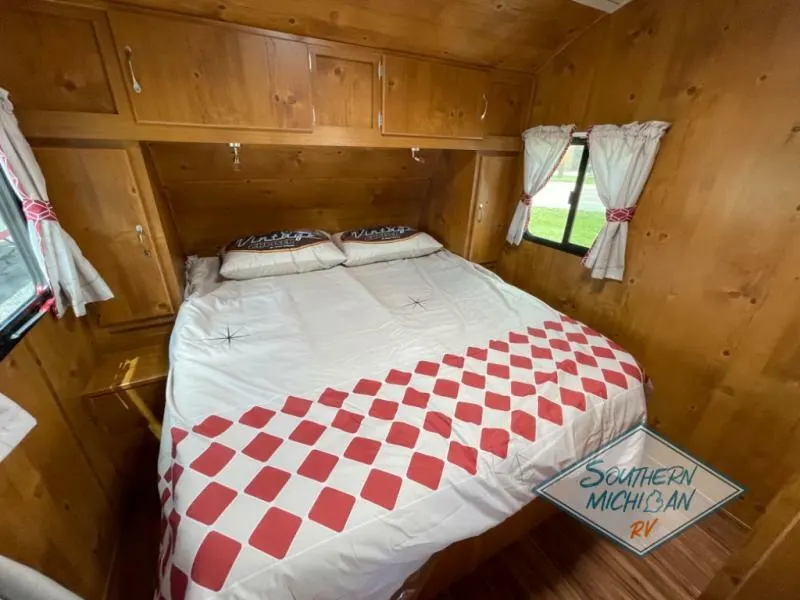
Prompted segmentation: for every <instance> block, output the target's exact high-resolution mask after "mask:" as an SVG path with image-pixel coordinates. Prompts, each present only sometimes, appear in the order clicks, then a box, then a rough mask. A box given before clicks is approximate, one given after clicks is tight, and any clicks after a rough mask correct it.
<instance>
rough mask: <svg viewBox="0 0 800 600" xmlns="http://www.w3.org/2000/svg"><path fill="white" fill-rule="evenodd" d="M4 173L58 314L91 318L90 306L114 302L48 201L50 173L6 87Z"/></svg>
mask: <svg viewBox="0 0 800 600" xmlns="http://www.w3.org/2000/svg"><path fill="white" fill-rule="evenodd" d="M0 169H2V171H3V173H4V174H5V176H6V179H7V180H8V182H9V183H10V184H11V188H12V189H13V190H14V192H15V194H16V196H17V198H18V199H19V202H20V204H21V206H22V211H23V214H24V215H25V219H26V220H27V222H28V234H29V236H30V240H31V244H32V246H33V249H34V251H35V252H36V255H37V258H38V260H39V265H40V266H41V268H42V271H43V272H44V274H45V276H46V278H47V282H48V284H49V286H50V289H51V290H52V293H53V302H54V308H55V312H56V315H57V316H59V317H61V316H63V314H64V313H65V312H66V310H67V308H72V310H73V311H74V313H75V314H76V315H77V316H79V317H80V316H83V315H85V314H86V304H88V303H90V302H99V301H102V300H109V299H110V298H113V297H114V295H113V294H112V293H111V290H110V289H109V288H108V286H107V285H106V282H105V281H103V278H102V277H100V275H99V274H98V273H97V271H96V270H95V268H94V267H93V266H92V265H91V264H90V263H89V261H88V260H86V258H85V257H84V256H83V254H82V253H81V251H80V249H79V248H78V245H77V244H76V243H75V240H73V239H72V237H70V235H69V234H68V233H67V232H66V231H64V230H63V229H62V228H61V225H60V224H59V222H58V219H57V218H56V215H55V212H53V207H52V206H51V204H50V201H49V200H48V198H47V187H46V185H45V181H44V175H42V171H41V169H40V168H39V164H38V163H37V162H36V158H35V157H34V155H33V151H32V150H31V147H30V145H28V141H27V140H26V139H25V137H24V136H23V135H22V132H21V131H20V129H19V124H18V123H17V119H16V117H15V116H14V106H13V105H12V104H11V101H10V100H9V98H8V92H7V91H6V90H4V89H2V88H0Z"/></svg>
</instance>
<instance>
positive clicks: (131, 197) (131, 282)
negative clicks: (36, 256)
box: [34, 148, 173, 326]
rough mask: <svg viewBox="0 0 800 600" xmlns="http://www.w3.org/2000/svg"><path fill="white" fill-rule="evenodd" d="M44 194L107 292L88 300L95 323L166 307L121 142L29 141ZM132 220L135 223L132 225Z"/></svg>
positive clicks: (161, 312) (153, 313)
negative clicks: (40, 144) (60, 144)
mask: <svg viewBox="0 0 800 600" xmlns="http://www.w3.org/2000/svg"><path fill="white" fill-rule="evenodd" d="M34 152H35V154H36V158H37V160H38V161H39V165H40V166H41V168H42V171H43V172H44V176H45V179H46V180H47V189H48V192H49V195H50V200H51V201H52V203H53V206H54V207H55V209H56V212H57V214H58V216H59V219H60V221H61V224H62V225H63V226H64V229H66V231H67V232H69V233H70V235H72V237H74V238H75V241H76V242H77V243H78V246H80V248H81V250H82V252H83V253H84V255H85V256H86V257H87V258H88V259H89V260H90V261H91V262H92V264H93V265H94V266H95V268H96V269H97V270H98V271H99V273H100V275H102V277H103V278H104V279H105V280H106V283H108V285H109V287H110V288H111V290H112V291H113V292H114V299H113V300H109V301H107V302H101V303H98V304H96V305H92V309H93V310H95V311H96V312H97V314H98V315H99V317H98V322H99V324H100V325H101V326H109V325H119V324H122V323H127V322H131V321H139V320H143V319H148V318H155V317H163V316H166V315H169V314H171V313H172V312H173V305H172V301H171V298H170V293H169V290H168V286H167V283H166V280H165V274H164V272H163V271H162V267H161V264H160V262H159V257H158V252H157V247H158V245H157V244H156V242H157V241H159V240H160V238H161V237H162V236H161V232H160V228H159V225H158V223H156V224H155V227H156V235H155V236H154V235H153V228H152V227H151V225H150V223H148V218H147V213H146V211H145V207H144V206H143V199H142V192H143V190H141V189H140V186H139V184H138V183H137V179H136V177H135V174H134V169H133V166H132V164H131V157H130V156H129V150H127V149H125V148H35V149H34ZM139 228H140V229H139Z"/></svg>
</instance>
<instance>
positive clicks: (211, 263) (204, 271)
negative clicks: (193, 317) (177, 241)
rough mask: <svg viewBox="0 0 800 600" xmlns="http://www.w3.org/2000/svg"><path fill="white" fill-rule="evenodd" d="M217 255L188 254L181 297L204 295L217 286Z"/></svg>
mask: <svg viewBox="0 0 800 600" xmlns="http://www.w3.org/2000/svg"><path fill="white" fill-rule="evenodd" d="M220 283H221V282H220V280H219V257H217V256H210V257H206V256H203V257H200V256H190V257H188V258H187V259H186V288H185V289H184V292H183V298H184V299H186V298H188V297H190V296H205V295H206V294H208V293H209V292H213V291H214V290H215V289H217V288H218V287H219V284H220Z"/></svg>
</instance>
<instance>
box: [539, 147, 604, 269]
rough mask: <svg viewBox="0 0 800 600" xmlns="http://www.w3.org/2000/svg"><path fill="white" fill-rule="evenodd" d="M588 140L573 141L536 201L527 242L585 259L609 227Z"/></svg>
mask: <svg viewBox="0 0 800 600" xmlns="http://www.w3.org/2000/svg"><path fill="white" fill-rule="evenodd" d="M605 210H606V209H605V207H604V206H603V203H602V202H601V201H600V198H599V196H598V195H597V187H596V186H595V182H594V174H593V173H592V165H591V162H590V160H589V149H588V147H587V145H586V140H585V139H583V138H573V140H572V143H571V144H570V146H569V148H568V149H567V152H566V153H565V154H564V158H562V159H561V162H560V163H559V164H558V167H556V170H555V172H554V173H553V176H552V177H551V178H550V181H548V182H547V185H545V186H544V188H542V190H541V191H540V192H539V193H538V194H536V195H535V196H534V197H533V202H532V204H531V218H530V222H529V223H528V231H527V232H526V234H525V238H526V239H528V240H531V241H534V242H538V243H540V244H545V245H547V246H552V247H555V248H559V249H561V250H566V251H567V252H572V253H573V254H578V255H581V256H582V255H584V254H585V253H586V251H587V250H588V249H589V247H590V246H591V245H592V242H594V239H595V238H596V237H597V234H598V233H600V230H601V229H602V228H603V225H604V224H605V221H606V220H605Z"/></svg>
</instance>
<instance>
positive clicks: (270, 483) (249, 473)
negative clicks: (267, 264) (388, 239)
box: [159, 252, 644, 600]
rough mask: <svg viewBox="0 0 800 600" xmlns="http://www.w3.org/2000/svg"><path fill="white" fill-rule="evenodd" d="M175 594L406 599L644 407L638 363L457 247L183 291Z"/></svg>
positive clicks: (172, 488)
mask: <svg viewBox="0 0 800 600" xmlns="http://www.w3.org/2000/svg"><path fill="white" fill-rule="evenodd" d="M172 359H173V362H172V367H171V371H170V381H169V394H168V403H167V411H166V415H165V434H164V440H163V443H162V449H161V456H160V461H159V473H160V480H159V491H160V493H161V501H162V506H163V519H162V525H163V536H162V538H163V539H162V546H161V553H160V563H159V576H160V596H161V597H163V598H165V599H170V598H171V599H172V600H180V599H183V598H190V599H199V598H226V599H234V598H255V597H259V598H269V599H270V600H274V599H283V598H286V599H290V598H291V599H296V600H303V599H312V598H313V599H322V598H348V599H349V598H388V597H389V596H390V595H391V594H392V593H393V592H394V591H395V590H396V589H398V588H399V587H400V585H401V584H402V582H403V581H404V579H405V578H406V577H407V576H408V575H409V574H410V573H412V572H413V571H415V570H416V569H418V568H419V567H420V566H421V565H422V564H423V563H424V562H425V560H427V558H428V557H429V556H430V555H431V554H433V553H434V552H436V551H438V550H440V549H441V548H444V547H445V546H447V545H449V544H450V543H452V542H454V541H457V540H459V539H463V538H466V537H469V536H473V535H476V534H479V533H481V532H482V531H485V530H486V529H488V528H490V527H492V526H494V525H496V524H497V523H499V522H500V521H502V520H503V519H505V518H506V517H508V516H509V515H511V514H513V513H514V512H516V511H517V510H519V509H520V508H521V507H522V506H524V505H525V504H526V503H527V502H529V501H530V500H531V499H532V497H533V494H532V491H531V490H532V488H533V487H534V486H535V485H537V484H538V483H539V482H541V481H543V480H544V479H546V478H547V477H549V476H551V475H553V474H554V473H556V472H558V471H559V470H561V469H562V468H564V467H565V466H567V465H568V464H570V463H571V462H573V461H574V460H576V459H578V458H580V457H582V456H584V455H586V454H587V453H589V452H591V451H592V450H593V449H595V448H597V447H599V446H600V445H601V444H603V443H605V442H606V441H608V440H610V439H612V438H613V437H614V436H615V435H618V434H620V433H621V432H623V431H625V430H626V429H628V428H629V427H631V426H632V425H634V424H636V423H638V422H640V421H641V420H642V419H643V418H644V394H643V381H642V380H643V375H642V372H641V370H640V368H639V367H638V366H637V364H636V362H635V360H634V359H633V358H632V357H631V356H630V355H629V354H627V353H626V352H625V351H624V350H622V349H621V348H620V347H618V346H617V345H615V344H614V343H613V342H611V341H610V340H608V339H607V338H605V337H603V336H602V335H600V334H598V333H597V332H595V331H593V330H592V329H590V328H588V327H586V326H584V325H582V324H580V323H578V322H576V321H574V320H572V319H570V318H568V317H566V316H564V315H562V314H560V313H558V312H556V311H554V310H552V309H550V308H549V307H547V306H546V305H544V304H542V303H541V302H539V301H538V300H536V299H535V298H533V297H531V296H528V295H527V294H524V293H523V292H520V291H519V290H517V289H516V288H513V287H511V286H509V285H507V284H505V283H503V282H502V281H500V280H499V279H498V278H496V277H494V276H493V275H491V274H489V273H487V272H485V271H483V270H482V269H480V268H478V267H476V266H474V265H472V264H471V263H468V262H467V261H464V260H463V259H460V258H459V257H456V256H454V255H452V254H450V253H447V252H440V253H437V254H435V255H432V256H428V257H424V258H420V259H414V260H406V261H395V262H392V263H383V264H379V265H368V266H365V267H359V268H355V269H346V268H344V267H337V268H335V269H331V270H329V271H323V272H316V273H307V274H302V275H292V276H285V277H273V278H265V279H260V280H254V281H250V282H227V283H225V284H223V285H222V286H220V287H219V288H218V289H216V290H215V291H213V292H211V293H210V294H207V295H205V296H202V297H193V298H190V299H189V300H188V301H187V302H186V303H185V304H184V306H183V307H182V309H181V314H180V317H179V319H178V323H177V325H176V331H175V333H174V336H173V348H172Z"/></svg>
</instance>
